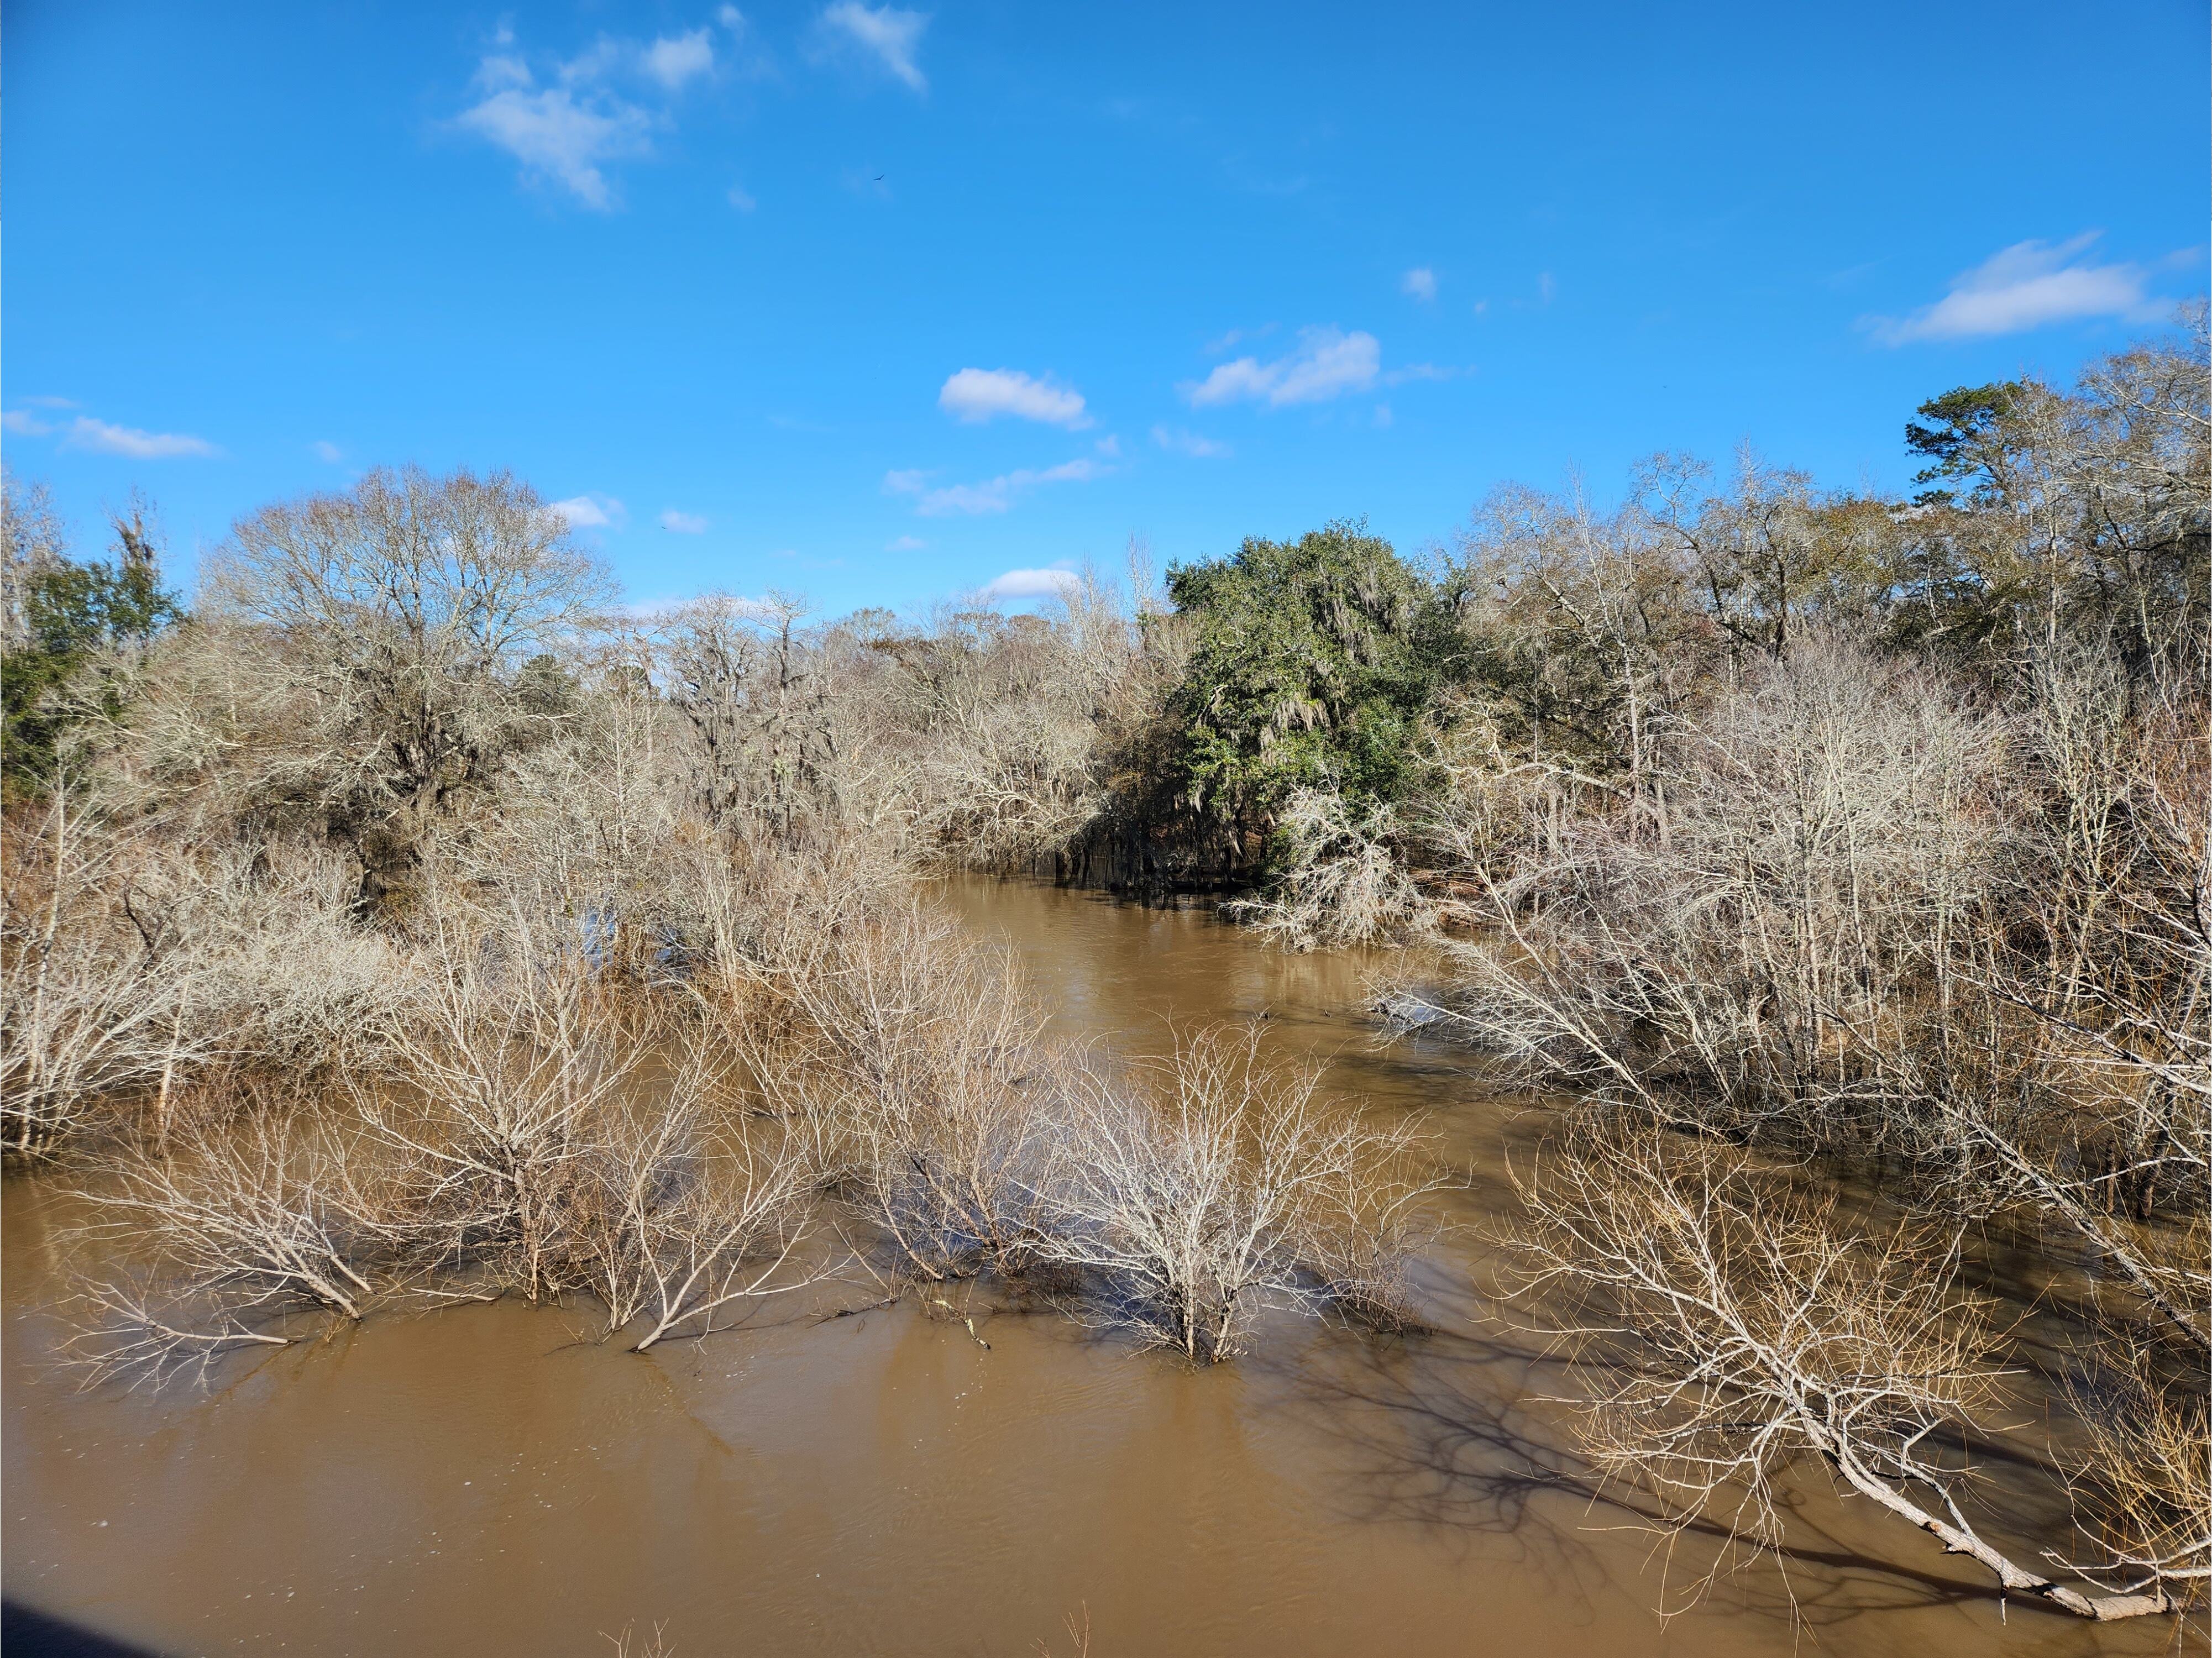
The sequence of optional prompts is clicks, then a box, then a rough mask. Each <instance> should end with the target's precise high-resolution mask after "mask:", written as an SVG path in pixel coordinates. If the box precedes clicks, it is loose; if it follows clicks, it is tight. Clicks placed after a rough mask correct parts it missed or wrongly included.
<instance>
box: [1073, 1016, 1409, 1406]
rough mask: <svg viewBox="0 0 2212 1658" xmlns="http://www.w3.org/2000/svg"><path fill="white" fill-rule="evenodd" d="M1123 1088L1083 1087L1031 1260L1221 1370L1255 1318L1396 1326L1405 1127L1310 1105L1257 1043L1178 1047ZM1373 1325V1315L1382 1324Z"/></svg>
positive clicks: (1297, 1079) (1404, 1234)
mask: <svg viewBox="0 0 2212 1658" xmlns="http://www.w3.org/2000/svg"><path fill="white" fill-rule="evenodd" d="M1148 1074H1149V1078H1150V1080H1151V1081H1152V1084H1153V1085H1152V1088H1150V1089H1149V1090H1143V1091H1132V1090H1129V1089H1127V1087H1125V1086H1122V1085H1119V1084H1117V1083H1116V1082H1115V1081H1114V1080H1113V1079H1110V1078H1103V1077H1095V1078H1094V1079H1093V1082H1092V1085H1091V1088H1090V1090H1088V1094H1087V1097H1085V1099H1084V1101H1083V1102H1082V1106H1081V1115H1080V1116H1079V1119H1078V1120H1077V1121H1076V1123H1075V1124H1074V1126H1073V1136H1072V1138H1073V1151H1072V1152H1071V1155H1070V1157H1069V1158H1068V1161H1067V1164H1066V1169H1065V1171H1064V1173H1063V1175H1062V1182H1063V1183H1062V1185H1061V1187H1060V1190H1059V1191H1058V1192H1057V1193H1055V1194H1054V1218H1053V1224H1052V1225H1051V1227H1050V1228H1049V1230H1048V1231H1047V1232H1046V1233H1045V1235H1044V1236H1042V1238H1041V1239H1040V1241H1039V1242H1038V1244H1037V1252H1038V1254H1040V1255H1041V1256H1042V1258H1043V1259H1044V1260H1048V1261H1050V1262H1053V1263H1054V1264H1056V1265H1059V1266H1063V1267H1066V1268H1070V1269H1073V1270H1075V1271H1077V1272H1082V1273H1085V1274H1088V1275H1091V1277H1092V1278H1094V1279H1095V1280H1096V1281H1097V1287H1098V1291H1099V1292H1100V1294H1101V1297H1102V1299H1101V1300H1100V1302H1099V1303H1097V1304H1098V1305H1099V1306H1100V1308H1101V1315H1102V1316H1103V1317H1104V1318H1105V1319H1107V1320H1108V1321H1110V1322H1113V1323H1115V1324H1116V1325H1119V1326H1121V1327H1127V1328H1128V1329H1130V1330H1133V1332H1135V1333H1137V1335H1138V1336H1139V1339H1142V1340H1144V1341H1146V1342H1148V1343H1150V1344H1153V1345H1160V1346H1172V1347H1175V1348H1177V1349H1179V1350H1180V1351H1182V1353H1183V1354H1184V1356H1185V1357H1189V1358H1193V1359H1196V1358H1201V1357H1202V1358H1204V1359H1206V1360H1207V1361H1208V1362H1214V1363H1218V1362H1219V1361H1220V1360H1223V1359H1225V1358H1229V1357H1233V1356H1234V1355H1235V1354H1236V1353H1237V1351H1240V1349H1241V1348H1242V1345H1243V1342H1244V1340H1245V1327H1246V1326H1247V1324H1248V1323H1249V1321H1250V1319H1251V1317H1252V1315H1254V1314H1255V1312H1256V1311H1257V1310H1258V1309H1260V1308H1261V1307H1262V1306H1265V1305H1267V1304H1271V1303H1272V1304H1276V1305H1289V1306H1297V1307H1304V1308H1310V1309H1327V1308H1328V1307H1329V1306H1330V1305H1331V1304H1333V1303H1340V1304H1342V1305H1344V1306H1345V1307H1346V1309H1347V1310H1349V1311H1352V1312H1353V1313H1355V1314H1357V1315H1360V1316H1364V1317H1369V1318H1370V1319H1374V1320H1376V1321H1389V1320H1391V1319H1392V1318H1395V1317H1398V1316H1402V1315H1403V1314H1404V1311H1405V1307H1404V1303H1403V1301H1402V1299H1401V1297H1400V1293H1399V1291H1400V1280H1399V1278H1398V1274H1399V1272H1401V1270H1402V1265H1403V1258H1404V1256H1405V1255H1406V1254H1408V1253H1410V1250H1411V1248H1412V1247H1413V1238H1414V1236H1415V1228H1416V1225H1417V1222H1418V1209H1419V1203H1420V1200H1421V1199H1422V1198H1423V1197H1424V1196H1425V1194H1426V1193H1428V1192H1429V1191H1431V1190H1432V1189H1433V1188H1434V1187H1435V1185H1436V1184H1437V1181H1436V1180H1435V1179H1434V1178H1433V1177H1431V1176H1429V1175H1425V1174H1423V1173H1420V1172H1417V1167H1416V1164H1415V1161H1414V1157H1415V1151H1416V1145H1415V1138H1414V1130H1413V1128H1412V1127H1410V1126H1407V1125H1400V1126H1397V1127H1383V1126H1380V1125H1377V1124H1375V1123H1373V1122H1370V1121H1366V1120H1364V1118H1362V1117H1361V1116H1359V1115H1358V1114H1356V1113H1352V1112H1348V1111H1346V1110H1344V1109H1341V1108H1332V1107H1330V1106H1328V1105H1324V1104H1322V1102H1318V1101H1317V1100H1316V1097H1315V1094H1316V1089H1317V1087H1318V1084H1319V1074H1318V1072H1315V1071H1312V1070H1310V1069H1308V1070H1297V1069H1293V1068H1291V1067H1289V1066H1283V1065H1280V1064H1278V1063H1274V1062H1273V1061H1271V1060H1268V1059H1267V1057H1266V1056H1265V1055H1263V1054H1262V1053H1261V1050H1260V1047H1259V1034H1258V1032H1257V1031H1256V1029H1255V1030H1250V1031H1248V1032H1246V1033H1244V1034H1243V1035H1230V1034H1229V1033H1226V1032H1224V1031H1219V1030H1206V1031H1200V1032H1199V1033H1197V1034H1196V1035H1190V1036H1187V1037H1181V1038H1179V1039H1178V1041H1177V1043H1176V1052H1175V1054H1174V1056H1173V1058H1172V1059H1171V1060H1168V1061H1166V1062H1164V1063H1163V1064H1162V1065H1160V1066H1157V1067H1154V1068H1152V1070H1151V1071H1150V1072H1149V1073H1148ZM1378 1315H1379V1317H1378Z"/></svg>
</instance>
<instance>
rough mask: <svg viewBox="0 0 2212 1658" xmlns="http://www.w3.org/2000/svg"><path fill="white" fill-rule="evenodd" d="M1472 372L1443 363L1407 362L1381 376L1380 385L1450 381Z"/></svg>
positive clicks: (1472, 371)
mask: <svg viewBox="0 0 2212 1658" xmlns="http://www.w3.org/2000/svg"><path fill="white" fill-rule="evenodd" d="M1472 373H1474V370H1472V369H1469V368H1454V367H1450V366H1449V365H1448V364H1444V363H1437V362H1409V363H1407V365H1406V366H1405V367H1403V368H1393V369H1392V370H1391V371H1390V372H1389V374H1385V375H1383V385H1385V386H1403V385H1405V384H1406V383H1407V381H1409V380H1457V379H1458V378H1459V377H1460V376H1461V375H1462V374H1472Z"/></svg>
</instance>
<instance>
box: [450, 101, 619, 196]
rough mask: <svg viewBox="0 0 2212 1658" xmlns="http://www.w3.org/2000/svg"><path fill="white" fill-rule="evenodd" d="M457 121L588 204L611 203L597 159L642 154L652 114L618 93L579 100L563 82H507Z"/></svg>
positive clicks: (464, 112)
mask: <svg viewBox="0 0 2212 1658" xmlns="http://www.w3.org/2000/svg"><path fill="white" fill-rule="evenodd" d="M459 124H460V125H462V126H463V127H465V128H467V129H468V130H469V131H471V132H474V133H477V135H479V136H480V137H484V138H488V139H489V140H490V141H491V142H492V143H495V144H497V145H498V146H499V147H500V148H501V149H503V150H505V151H507V153H508V154H509V155H513V157H514V158H515V159H516V160H517V161H520V162H521V163H522V164H523V166H524V167H526V168H528V169H529V170H530V171H531V172H532V173H542V174H544V176H546V177H548V178H550V179H554V180H555V181H556V182H557V183H559V184H561V185H563V186H565V187H566V188H567V189H568V191H571V192H572V193H573V194H574V196H575V197H576V198H577V199H578V200H579V201H580V202H582V203H584V205H585V206H586V207H595V208H599V209H600V210H605V209H606V208H608V207H610V206H611V205H612V204H613V194H612V192H611V191H610V190H609V189H608V188H607V180H606V175H605V174H604V173H601V172H600V171H599V167H600V165H601V163H603V162H605V161H614V160H617V159H618V158H620V157H622V156H625V155H643V154H644V153H645V151H646V150H647V149H648V148H649V143H648V134H649V132H650V131H651V128H652V120H651V118H650V117H648V116H647V114H646V112H644V111H643V110H641V109H639V108H637V107H636V106H634V105H631V104H626V103H624V102H623V101H622V100H620V99H616V98H606V99H600V100H598V101H597V102H596V103H595V104H583V103H579V102H578V101H577V100H576V99H575V97H574V94H571V93H570V92H569V91H568V88H565V87H549V88H545V89H544V90H543V91H538V92H532V91H526V90H524V89H523V88H520V87H513V86H510V87H508V88H505V89H504V90H502V91H499V92H495V93H493V94H491V95H490V96H489V97H488V98H486V99H485V100H483V102H482V103H480V104H477V105H476V106H474V107H472V108H470V109H465V110H463V111H462V112H461V113H460V115H459Z"/></svg>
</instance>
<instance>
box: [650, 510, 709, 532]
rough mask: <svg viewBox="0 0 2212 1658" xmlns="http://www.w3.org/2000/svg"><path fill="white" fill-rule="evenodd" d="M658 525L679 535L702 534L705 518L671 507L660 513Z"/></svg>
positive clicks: (705, 530)
mask: <svg viewBox="0 0 2212 1658" xmlns="http://www.w3.org/2000/svg"><path fill="white" fill-rule="evenodd" d="M660 527H661V528H662V529H664V530H667V531H671V532H672V533H674V534H676V535H679V536H703V535H705V534H706V533H707V520H706V519H704V518H702V517H701V516H700V515H699V514H698V513H685V512H680V511H678V509H677V508H675V507H670V508H669V509H668V510H667V511H666V512H665V513H662V514H661V515H660Z"/></svg>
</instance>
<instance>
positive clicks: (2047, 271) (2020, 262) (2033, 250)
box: [1868, 230, 2160, 345]
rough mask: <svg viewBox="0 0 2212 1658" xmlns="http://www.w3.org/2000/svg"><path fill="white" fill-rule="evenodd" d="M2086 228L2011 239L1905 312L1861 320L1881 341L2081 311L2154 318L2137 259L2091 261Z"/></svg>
mask: <svg viewBox="0 0 2212 1658" xmlns="http://www.w3.org/2000/svg"><path fill="white" fill-rule="evenodd" d="M2100 234H2102V233H2101V232H2099V231H2094V230H2092V231H2088V232H2086V233H2084V234H2081V235H2079V236H2075V237H2073V238H2072V239H2070V240H2067V241H2063V242H2058V243H2055V244H2054V243H2051V242H2036V241H2028V242H2015V243H2014V244H2013V245H2012V246H2010V247H2008V248H2006V249H2004V250H2003V251H2002V252H1998V253H1994V254H1992V255H1990V258H1987V259H1985V260H1984V261H1983V262H1982V263H1981V264H1978V265H1976V266H1975V267H1974V268H1973V269H1972V270H1967V271H1963V272H1961V273H1960V275H1959V276H1954V278H1952V281H1951V291H1950V292H1949V293H1948V294H1946V295H1944V296H1943V297H1942V299H1940V300H1938V301H1936V303H1935V304H1933V305H1930V306H1925V307H1922V308H1921V309H1920V310H1918V311H1916V312H1914V313H1912V315H1911V316H1910V317H1906V318H1904V319H1897V318H1893V317H1874V318H1869V319H1868V325H1869V327H1871V328H1872V329H1873V331H1874V336H1875V338H1876V339H1878V340H1880V341H1881V343H1883V344H1885V345H1904V344H1906V343H1909V342H1911V341H1913V340H1958V339H1971V338H1975V337H1981V336H1985V335H1990V334H2022V333H2026V332H2027V331H2029V330H2030V329H2035V328H2044V327H2047V326H2049V325H2051V324H2052V323H2057V322H2072V321H2076V320H2078V319H2083V318H2087V317H2118V318H2122V319H2125V320H2127V321H2130V322H2148V321H2152V320H2154V319H2156V317H2157V316H2158V314H2159V309H2160V307H2158V306H2157V305H2155V304H2154V303H2153V302H2152V301H2151V300H2150V298H2149V296H2148V295H2147V294H2146V293H2145V291H2144V285H2145V283H2146V282H2148V272H2147V271H2145V270H2143V269H2142V266H2140V265H2133V264H2090V263H2088V262H2087V260H2085V259H2084V258H2082V257H2081V256H2082V255H2083V254H2084V253H2086V252H2087V251H2088V249H2089V246H2090V245H2091V244H2092V243H2093V242H2094V241H2095V240H2097V238H2098V236H2099V235H2100Z"/></svg>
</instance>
